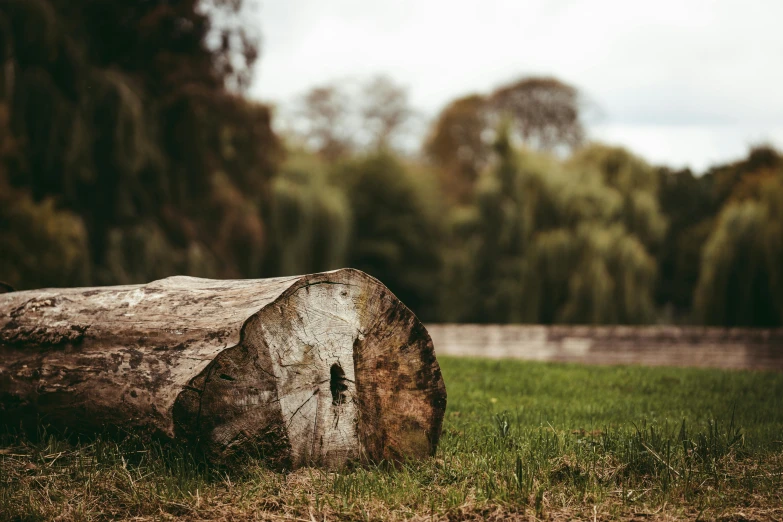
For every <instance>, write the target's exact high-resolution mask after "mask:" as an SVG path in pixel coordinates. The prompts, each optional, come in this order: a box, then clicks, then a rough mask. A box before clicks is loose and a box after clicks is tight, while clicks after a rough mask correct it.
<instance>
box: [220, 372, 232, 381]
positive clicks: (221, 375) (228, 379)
mask: <svg viewBox="0 0 783 522" xmlns="http://www.w3.org/2000/svg"><path fill="white" fill-rule="evenodd" d="M220 378H221V379H223V380H224V381H233V380H234V378H233V377H231V376H230V375H226V374H225V373H221V374H220Z"/></svg>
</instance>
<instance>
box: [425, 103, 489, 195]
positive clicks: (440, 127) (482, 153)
mask: <svg viewBox="0 0 783 522" xmlns="http://www.w3.org/2000/svg"><path fill="white" fill-rule="evenodd" d="M489 129H490V118H489V112H488V111H487V105H486V100H485V98H484V97H483V96H480V95H478V94H474V95H470V96H465V97H463V98H460V99H458V100H455V101H453V102H451V103H450V104H449V105H447V106H446V107H445V108H444V109H443V110H442V111H441V113H440V115H439V116H438V118H437V120H436V121H435V124H434V125H433V127H432V130H431V131H430V134H429V136H428V137H427V139H426V142H425V144H424V151H425V153H426V155H427V156H428V157H429V158H430V160H432V161H433V163H434V164H435V165H436V166H438V167H439V169H440V178H441V186H442V187H443V191H444V192H445V194H446V195H447V196H449V197H450V199H452V200H453V201H456V202H462V203H465V202H467V201H469V200H470V197H471V196H472V193H473V188H474V186H475V183H476V180H477V179H478V175H479V172H481V170H482V169H483V168H484V167H485V166H486V164H487V161H488V160H489V157H490V153H491V150H492V144H491V142H489V141H488V139H487V138H488V136H487V131H488V130H489Z"/></svg>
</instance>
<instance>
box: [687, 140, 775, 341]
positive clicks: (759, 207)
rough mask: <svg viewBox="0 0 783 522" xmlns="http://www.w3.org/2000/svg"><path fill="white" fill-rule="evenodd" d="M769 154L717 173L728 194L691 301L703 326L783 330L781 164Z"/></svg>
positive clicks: (708, 242)
mask: <svg viewBox="0 0 783 522" xmlns="http://www.w3.org/2000/svg"><path fill="white" fill-rule="evenodd" d="M768 152H769V151H765V153H764V161H760V162H759V161H756V160H757V159H758V154H759V152H758V151H757V150H755V151H751V154H750V156H749V158H748V160H747V161H745V162H740V163H738V164H735V165H734V168H728V169H723V170H722V174H724V175H725V177H723V180H725V179H730V180H731V186H732V191H731V193H730V194H729V195H728V196H725V197H726V201H727V203H726V204H725V206H724V207H723V209H722V210H721V212H720V214H719V217H718V219H717V223H716V225H715V228H714V229H713V231H712V232H711V234H710V235H709V238H708V239H707V242H706V244H705V245H704V248H703V251H702V256H701V269H700V273H699V282H698V286H697V287H696V291H695V297H694V302H695V308H696V312H697V316H698V318H699V319H700V320H701V321H703V322H704V323H706V324H714V325H726V326H759V327H761V326H764V327H771V326H780V325H783V225H782V224H781V223H783V165H781V161H780V159H779V156H778V155H777V153H774V151H773V153H774V154H769V153H768ZM754 167H755V168H754ZM732 171H733V173H732ZM719 172H721V171H719ZM724 187H725V185H724Z"/></svg>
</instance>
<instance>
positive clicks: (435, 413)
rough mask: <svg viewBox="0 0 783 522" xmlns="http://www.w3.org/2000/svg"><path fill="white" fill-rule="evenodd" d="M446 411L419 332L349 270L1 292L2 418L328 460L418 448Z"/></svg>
mask: <svg viewBox="0 0 783 522" xmlns="http://www.w3.org/2000/svg"><path fill="white" fill-rule="evenodd" d="M445 407H446V389H445V386H444V384H443V379H442V377H441V373H440V368H439V367H438V363H437V361H436V359H435V353H434V350H433V346H432V341H431V339H430V336H429V334H428V333H427V331H426V330H425V328H424V326H423V325H422V324H421V323H420V322H419V320H418V319H417V318H416V316H415V315H414V314H413V313H412V312H411V311H410V310H409V309H408V308H406V307H405V306H404V305H403V304H402V303H401V302H400V301H399V300H398V299H397V298H396V297H394V295H393V294H392V293H391V292H390V291H389V290H388V289H387V288H386V287H384V286H383V285H382V284H381V283H380V282H378V281H377V280H375V279H373V278H372V277H370V276H368V275H366V274H364V273H363V272H360V271H358V270H353V269H345V270H337V271H334V272H327V273H322V274H314V275H307V276H297V277H287V278H276V279H258V280H237V281H216V280H209V279H198V278H192V277H170V278H167V279H162V280H160V281H154V282H152V283H149V284H146V285H133V286H114V287H103V288H71V289H45V290H33V291H25V292H13V293H8V294H3V295H0V419H2V421H0V422H2V423H4V424H7V425H8V424H10V425H19V423H24V422H28V421H31V420H32V421H34V422H36V423H37V422H42V423H45V424H49V425H51V426H54V427H61V428H68V429H71V430H76V431H79V432H84V431H93V432H94V431H100V430H103V429H106V428H119V429H121V430H138V429H143V430H151V431H152V432H154V433H156V434H158V435H162V436H163V437H166V438H169V439H173V440H176V441H183V442H186V443H188V444H190V445H193V446H195V447H198V448H199V449H200V450H202V451H204V452H205V453H206V454H207V455H208V457H209V458H210V459H211V460H213V461H218V462H226V461H230V460H231V459H233V458H235V457H239V456H242V455H247V454H248V453H251V454H253V453H257V454H258V455H260V456H261V457H263V458H265V459H267V460H269V461H270V462H274V463H276V464H278V465H283V466H293V467H297V466H303V465H319V466H324V467H328V468H339V467H342V466H343V465H345V464H347V463H349V462H354V461H376V462H377V461H380V460H400V459H403V458H409V457H412V458H417V457H425V456H428V455H432V454H433V453H434V452H435V448H436V446H437V443H438V438H439V436H440V431H441V422H442V419H443V413H444V410H445Z"/></svg>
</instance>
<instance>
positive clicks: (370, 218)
mask: <svg viewBox="0 0 783 522" xmlns="http://www.w3.org/2000/svg"><path fill="white" fill-rule="evenodd" d="M429 174H430V173H429V172H428V171H426V170H421V171H416V170H415V169H412V168H411V169H408V168H406V166H405V165H404V164H403V163H401V162H400V161H399V160H398V159H396V158H395V157H393V156H391V155H390V154H388V153H384V152H381V153H378V154H373V155H370V156H367V157H365V158H359V159H356V160H354V161H352V162H348V163H346V164H343V165H340V166H338V167H337V168H336V169H335V172H334V173H333V179H334V180H335V183H337V184H339V186H341V187H342V188H343V189H344V190H345V193H346V195H347V198H348V201H349V202H350V205H351V215H352V224H351V229H352V231H353V233H352V236H351V241H350V247H349V253H348V265H349V266H351V267H353V268H358V269H360V270H364V271H365V272H367V273H369V274H372V275H373V276H374V277H377V278H378V279H379V280H381V281H383V283H384V284H385V285H386V286H388V287H389V289H391V291H392V292H394V293H395V295H396V296H397V297H398V298H399V299H400V300H401V301H402V302H403V303H406V304H407V305H408V306H409V307H410V308H411V309H412V310H413V311H414V312H415V313H416V314H417V315H419V317H420V318H421V319H422V320H432V319H435V318H436V317H437V310H436V303H437V300H438V292H439V286H440V271H441V263H442V262H441V257H440V256H441V247H440V244H441V241H442V230H441V222H440V213H439V208H438V204H437V197H436V196H435V187H434V186H433V183H432V180H431V179H428V177H429V178H431V176H429Z"/></svg>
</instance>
